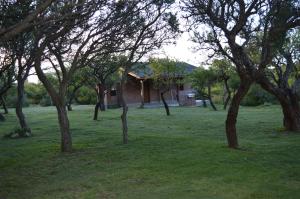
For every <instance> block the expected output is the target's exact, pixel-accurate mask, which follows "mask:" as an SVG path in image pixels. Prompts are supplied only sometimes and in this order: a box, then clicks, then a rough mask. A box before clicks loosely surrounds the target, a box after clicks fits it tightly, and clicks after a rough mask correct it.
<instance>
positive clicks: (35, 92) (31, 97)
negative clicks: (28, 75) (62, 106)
mask: <svg viewBox="0 0 300 199" xmlns="http://www.w3.org/2000/svg"><path fill="white" fill-rule="evenodd" d="M25 93H26V95H27V98H28V103H30V104H40V102H41V100H42V99H43V98H45V96H46V95H48V94H47V91H46V89H45V87H44V86H43V84H42V83H40V82H39V83H37V84H36V83H25Z"/></svg>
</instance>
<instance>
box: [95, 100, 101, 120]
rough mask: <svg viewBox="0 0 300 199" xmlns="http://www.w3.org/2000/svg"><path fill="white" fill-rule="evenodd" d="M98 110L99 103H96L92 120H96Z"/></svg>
mask: <svg viewBox="0 0 300 199" xmlns="http://www.w3.org/2000/svg"><path fill="white" fill-rule="evenodd" d="M99 108H100V103H99V102H97V103H96V105H95V110H94V120H98V112H99Z"/></svg>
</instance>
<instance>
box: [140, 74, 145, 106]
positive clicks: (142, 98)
mask: <svg viewBox="0 0 300 199" xmlns="http://www.w3.org/2000/svg"><path fill="white" fill-rule="evenodd" d="M140 83H141V105H140V108H144V105H145V102H144V99H145V97H144V81H143V80H141V81H140Z"/></svg>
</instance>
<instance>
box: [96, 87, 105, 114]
mask: <svg viewBox="0 0 300 199" xmlns="http://www.w3.org/2000/svg"><path fill="white" fill-rule="evenodd" d="M95 91H96V93H97V103H96V105H95V110H94V120H98V113H99V109H100V110H101V111H105V104H104V97H105V90H104V89H103V87H102V86H101V84H97V89H95Z"/></svg>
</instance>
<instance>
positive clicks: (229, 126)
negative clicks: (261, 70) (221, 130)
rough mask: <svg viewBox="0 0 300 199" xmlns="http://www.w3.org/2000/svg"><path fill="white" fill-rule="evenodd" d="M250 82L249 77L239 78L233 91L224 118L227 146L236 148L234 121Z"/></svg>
mask: <svg viewBox="0 0 300 199" xmlns="http://www.w3.org/2000/svg"><path fill="white" fill-rule="evenodd" d="M251 84H252V81H250V80H249V79H241V83H240V86H239V88H238V90H237V92H236V93H235V95H234V96H233V98H232V101H231V104H230V107H229V109H228V113H227V119H226V136H227V142H228V147H229V148H234V149H236V148H238V139H237V134H236V121H237V116H238V111H239V106H240V103H241V101H242V99H243V98H244V96H245V95H246V94H247V92H248V90H249V88H250V86H251Z"/></svg>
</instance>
